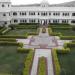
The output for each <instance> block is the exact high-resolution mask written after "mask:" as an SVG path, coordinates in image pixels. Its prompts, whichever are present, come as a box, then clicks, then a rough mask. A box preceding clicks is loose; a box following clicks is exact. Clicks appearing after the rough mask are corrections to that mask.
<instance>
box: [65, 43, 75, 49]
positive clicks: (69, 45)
mask: <svg viewBox="0 0 75 75" xmlns="http://www.w3.org/2000/svg"><path fill="white" fill-rule="evenodd" d="M66 47H70V48H72V47H75V43H73V42H71V43H66Z"/></svg>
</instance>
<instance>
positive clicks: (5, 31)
mask: <svg viewBox="0 0 75 75" xmlns="http://www.w3.org/2000/svg"><path fill="white" fill-rule="evenodd" d="M10 30H11V28H7V29H5V30H4V31H2V34H6V33H7V32H9V31H10Z"/></svg>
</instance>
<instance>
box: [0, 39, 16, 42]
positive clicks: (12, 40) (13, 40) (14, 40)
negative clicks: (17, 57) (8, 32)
mask: <svg viewBox="0 0 75 75" xmlns="http://www.w3.org/2000/svg"><path fill="white" fill-rule="evenodd" d="M0 41H11V42H16V39H14V38H0Z"/></svg>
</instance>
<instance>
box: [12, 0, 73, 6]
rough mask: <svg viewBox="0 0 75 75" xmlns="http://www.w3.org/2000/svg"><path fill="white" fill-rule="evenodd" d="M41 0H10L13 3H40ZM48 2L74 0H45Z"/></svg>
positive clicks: (55, 2)
mask: <svg viewBox="0 0 75 75" xmlns="http://www.w3.org/2000/svg"><path fill="white" fill-rule="evenodd" d="M42 1H43V0H11V2H12V4H13V5H16V4H17V5H19V4H20V5H21V4H34V3H41V2H42ZM46 1H48V2H49V4H58V3H64V2H70V1H74V0H46Z"/></svg>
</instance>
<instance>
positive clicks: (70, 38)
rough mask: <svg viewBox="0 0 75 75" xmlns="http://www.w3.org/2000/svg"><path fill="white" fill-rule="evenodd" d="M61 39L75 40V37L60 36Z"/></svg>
mask: <svg viewBox="0 0 75 75" xmlns="http://www.w3.org/2000/svg"><path fill="white" fill-rule="evenodd" d="M60 39H63V40H75V36H60Z"/></svg>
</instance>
